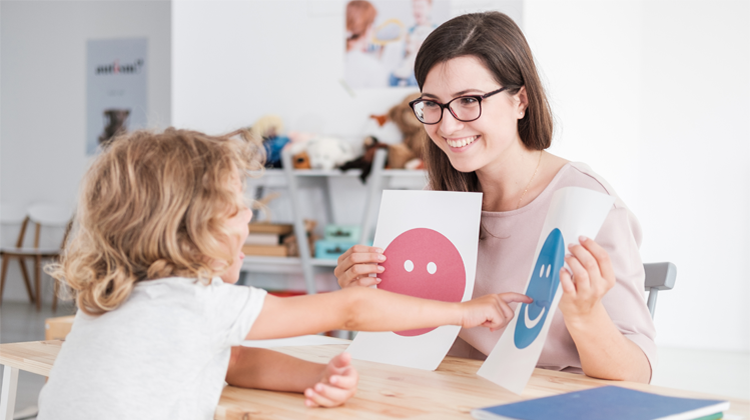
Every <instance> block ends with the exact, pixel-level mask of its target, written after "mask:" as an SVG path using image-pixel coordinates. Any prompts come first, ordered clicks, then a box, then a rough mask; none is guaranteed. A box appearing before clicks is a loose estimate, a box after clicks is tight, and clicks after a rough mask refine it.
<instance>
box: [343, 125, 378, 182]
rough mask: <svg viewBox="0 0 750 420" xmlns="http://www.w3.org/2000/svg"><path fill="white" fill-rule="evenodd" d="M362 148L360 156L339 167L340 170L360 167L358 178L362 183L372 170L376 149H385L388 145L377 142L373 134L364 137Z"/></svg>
mask: <svg viewBox="0 0 750 420" xmlns="http://www.w3.org/2000/svg"><path fill="white" fill-rule="evenodd" d="M364 148H365V152H364V154H363V155H362V156H360V157H358V158H356V159H353V160H350V161H348V162H346V163H344V164H343V165H341V167H340V169H341V170H342V171H348V170H349V169H361V170H362V174H360V175H359V179H361V180H362V183H363V184H364V183H366V182H367V177H368V176H370V172H371V171H372V161H373V160H374V159H375V152H376V151H377V150H378V149H387V148H388V145H387V144H385V143H381V142H379V141H378V139H377V138H376V137H375V136H367V137H365V141H364ZM389 155H390V153H389Z"/></svg>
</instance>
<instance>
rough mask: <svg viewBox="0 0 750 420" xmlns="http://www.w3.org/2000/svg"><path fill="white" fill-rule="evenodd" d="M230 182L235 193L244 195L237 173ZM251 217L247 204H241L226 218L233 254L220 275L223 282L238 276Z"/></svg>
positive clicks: (251, 213)
mask: <svg viewBox="0 0 750 420" xmlns="http://www.w3.org/2000/svg"><path fill="white" fill-rule="evenodd" d="M231 183H232V186H233V187H234V188H235V189H236V191H237V194H238V195H239V196H240V198H242V196H243V195H244V194H243V193H244V192H243V191H242V182H241V181H240V178H239V176H238V175H237V174H234V176H232V180H231ZM252 217H253V212H252V211H251V210H250V209H249V208H247V206H242V208H241V209H240V211H238V212H237V214H235V215H234V216H232V217H230V218H229V219H227V222H226V223H227V225H226V227H227V229H228V230H229V231H230V232H231V237H230V242H231V243H230V244H229V246H230V247H231V251H232V255H234V260H233V262H232V265H231V266H230V267H229V268H228V269H227V271H225V272H224V274H222V275H221V279H222V280H223V281H224V282H225V283H236V282H237V280H238V279H239V278H240V268H242V260H243V259H244V258H245V254H243V253H242V245H243V244H244V243H245V240H246V239H247V235H248V233H249V230H248V223H250V219H251V218H252Z"/></svg>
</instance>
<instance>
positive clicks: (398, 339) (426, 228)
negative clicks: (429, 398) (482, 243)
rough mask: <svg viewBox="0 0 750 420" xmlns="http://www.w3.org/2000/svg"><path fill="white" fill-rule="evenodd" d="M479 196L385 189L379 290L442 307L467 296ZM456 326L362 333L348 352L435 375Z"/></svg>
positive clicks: (470, 286) (377, 237)
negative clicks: (438, 303) (435, 301)
mask: <svg viewBox="0 0 750 420" xmlns="http://www.w3.org/2000/svg"><path fill="white" fill-rule="evenodd" d="M481 213H482V194H481V193H462V192H445V191H390V190H387V191H383V198H382V201H381V204H380V213H379V215H378V224H377V229H376V232H375V240H374V242H373V245H374V246H377V247H380V248H382V249H383V250H384V254H385V256H386V257H387V258H386V261H385V262H384V263H383V264H381V265H382V266H383V267H384V268H385V271H383V273H381V274H380V275H379V276H378V277H380V279H381V280H382V281H381V282H380V284H379V285H378V288H379V289H383V290H388V291H391V292H395V293H401V294H405V295H409V296H415V297H420V298H425V299H434V300H441V301H445V302H462V301H466V300H469V299H471V296H472V293H473V291H474V277H475V274H476V263H477V247H478V242H479V241H478V238H479V220H480V217H481ZM460 329H461V328H460V327H458V326H455V325H446V326H442V327H437V328H423V329H418V330H407V331H395V332H360V333H358V334H357V337H356V338H355V339H354V341H353V342H352V344H351V345H350V346H349V348H348V349H347V351H348V352H349V353H351V355H352V357H353V358H355V359H359V360H368V361H371V362H379V363H388V364H392V365H398V366H406V367H413V368H418V369H425V370H435V369H436V368H437V367H438V366H439V365H440V362H442V361H443V358H445V355H446V354H447V353H448V350H450V348H451V346H452V345H453V342H454V341H455V340H456V337H457V336H458V332H459V330H460Z"/></svg>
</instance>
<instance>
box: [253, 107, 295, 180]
mask: <svg viewBox="0 0 750 420" xmlns="http://www.w3.org/2000/svg"><path fill="white" fill-rule="evenodd" d="M283 131H284V123H283V122H282V121H281V118H280V117H278V116H276V115H265V116H263V117H260V118H259V119H258V121H256V122H255V124H253V126H252V127H251V128H250V133H252V135H253V136H254V137H255V138H258V139H263V148H265V149H266V168H281V150H282V149H283V148H284V146H286V144H287V143H289V137H287V136H283V135H281V133H282V132H283Z"/></svg>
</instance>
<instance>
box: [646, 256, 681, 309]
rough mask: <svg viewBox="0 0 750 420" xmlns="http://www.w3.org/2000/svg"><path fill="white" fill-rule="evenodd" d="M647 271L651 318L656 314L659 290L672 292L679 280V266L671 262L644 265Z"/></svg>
mask: <svg viewBox="0 0 750 420" xmlns="http://www.w3.org/2000/svg"><path fill="white" fill-rule="evenodd" d="M643 268H644V270H646V291H647V292H648V303H647V305H648V310H649V312H651V318H652V319H653V318H654V312H656V296H657V294H658V293H659V290H671V289H672V288H673V287H674V283H675V281H676V280H677V266H676V265H674V264H672V263H671V262H658V263H646V264H643Z"/></svg>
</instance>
